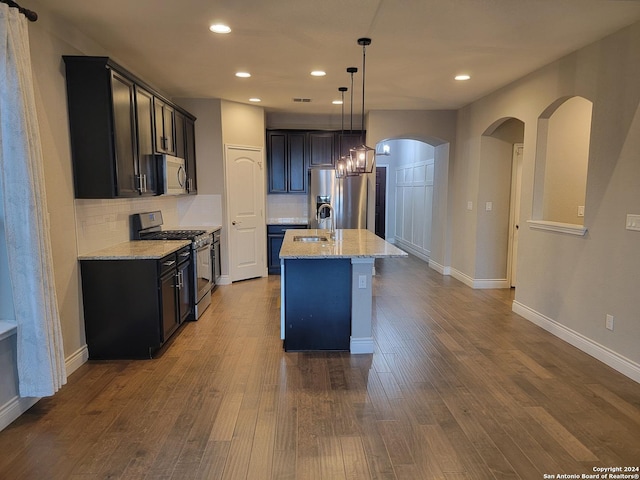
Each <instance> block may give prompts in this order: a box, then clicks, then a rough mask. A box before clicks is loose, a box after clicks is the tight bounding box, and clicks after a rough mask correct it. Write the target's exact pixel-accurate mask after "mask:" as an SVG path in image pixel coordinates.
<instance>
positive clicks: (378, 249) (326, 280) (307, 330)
mask: <svg viewBox="0 0 640 480" xmlns="http://www.w3.org/2000/svg"><path fill="white" fill-rule="evenodd" d="M296 236H301V237H307V238H306V239H304V238H299V239H297V240H298V241H296V238H295V237H296ZM300 240H306V241H300ZM406 256H407V254H406V253H405V252H403V251H402V250H400V249H398V248H397V247H395V246H393V245H391V244H390V243H388V242H385V241H384V240H383V239H381V238H379V237H377V236H375V235H374V234H373V233H372V232H369V231H368V230H363V229H339V230H336V231H335V238H332V236H331V232H329V231H327V230H317V229H309V230H288V231H287V232H286V233H285V238H284V242H283V244H282V248H281V249H280V268H281V276H280V292H281V311H280V332H281V338H282V339H283V340H284V346H285V349H286V350H288V351H292V350H298V351H300V350H348V351H350V352H351V353H373V331H372V325H371V312H372V300H373V296H372V295H373V289H372V284H371V283H372V274H373V265H374V260H375V259H376V258H385V257H406Z"/></svg>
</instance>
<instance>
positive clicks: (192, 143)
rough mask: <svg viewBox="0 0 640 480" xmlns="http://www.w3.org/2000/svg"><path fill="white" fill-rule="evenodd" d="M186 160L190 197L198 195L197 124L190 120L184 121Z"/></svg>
mask: <svg viewBox="0 0 640 480" xmlns="http://www.w3.org/2000/svg"><path fill="white" fill-rule="evenodd" d="M184 144H185V159H186V161H187V191H188V192H189V195H195V194H196V193H198V181H197V175H196V124H195V122H194V121H193V120H191V119H190V118H187V117H185V119H184Z"/></svg>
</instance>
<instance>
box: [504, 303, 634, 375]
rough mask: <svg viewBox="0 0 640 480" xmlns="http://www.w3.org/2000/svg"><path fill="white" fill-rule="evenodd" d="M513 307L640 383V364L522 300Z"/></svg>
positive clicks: (519, 312) (514, 309)
mask: <svg viewBox="0 0 640 480" xmlns="http://www.w3.org/2000/svg"><path fill="white" fill-rule="evenodd" d="M511 309H512V310H513V312H515V313H517V314H518V315H520V316H521V317H524V318H525V319H527V320H529V321H530V322H531V323H534V324H536V325H538V326H539V327H540V328H543V329H545V330H546V331H547V332H549V333H551V334H552V335H555V336H556V337H558V338H560V339H561V340H564V341H565V342H567V343H569V344H570V345H573V346H574V347H576V348H577V349H579V350H582V351H583V352H584V353H586V354H588V355H591V356H592V357H594V358H596V359H598V360H600V361H601V362H602V363H604V364H606V365H608V366H610V367H611V368H613V369H614V370H616V371H618V372H620V373H621V374H623V375H625V376H627V377H629V378H630V379H632V380H634V381H636V382H638V383H640V364H637V363H635V362H633V361H632V360H629V359H628V358H626V357H623V356H622V355H620V354H619V353H616V352H614V351H613V350H610V349H608V348H607V347H605V346H603V345H600V344H599V343H596V342H594V341H593V340H591V339H590V338H587V337H585V336H584V335H582V334H581V333H578V332H576V331H575V330H572V329H570V328H568V327H566V326H564V325H562V324H561V323H559V322H557V321H555V320H553V319H551V318H549V317H547V316H545V315H543V314H541V313H539V312H536V311H535V310H533V309H532V308H529V307H527V306H526V305H523V304H522V303H520V302H517V301H515V300H514V301H513V304H512V307H511Z"/></svg>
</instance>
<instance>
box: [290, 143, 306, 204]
mask: <svg viewBox="0 0 640 480" xmlns="http://www.w3.org/2000/svg"><path fill="white" fill-rule="evenodd" d="M287 140H288V153H289V159H288V171H289V174H288V182H287V187H288V191H289V193H306V192H307V162H306V157H307V155H306V153H307V152H306V148H305V145H306V135H305V133H304V132H300V133H289V134H288V138H287Z"/></svg>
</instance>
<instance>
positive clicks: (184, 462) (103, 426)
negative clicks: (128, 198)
mask: <svg viewBox="0 0 640 480" xmlns="http://www.w3.org/2000/svg"><path fill="white" fill-rule="evenodd" d="M376 265H377V272H378V275H377V276H376V277H375V280H374V316H375V318H374V328H375V331H374V335H375V352H376V353H375V354H373V355H353V356H352V355H349V354H346V353H325V352H321V353H284V352H283V350H282V343H281V341H280V339H279V327H280V321H279V294H280V290H279V288H280V287H279V286H280V278H279V277H278V276H271V277H269V278H268V279H256V280H250V281H245V282H240V283H237V284H234V285H232V286H225V287H220V288H218V289H217V290H216V292H215V293H214V295H213V303H212V306H211V307H210V308H209V309H208V310H207V311H206V312H205V314H204V316H203V318H201V319H200V320H199V321H198V322H194V323H189V324H187V325H186V326H185V328H184V329H183V330H182V331H181V332H180V333H179V335H178V336H177V338H176V339H175V340H174V341H173V343H172V344H171V345H170V346H169V348H167V349H166V351H164V353H163V355H162V356H161V357H160V358H157V359H155V360H150V361H110V362H108V361H101V362H89V363H87V364H85V365H83V366H82V367H81V368H80V369H79V370H78V371H76V372H75V373H74V374H73V375H71V377H70V379H69V382H68V384H67V385H66V386H65V387H64V388H63V389H62V390H61V391H60V392H59V393H58V394H57V395H55V396H54V397H52V398H47V399H43V400H41V401H40V402H38V404H36V405H35V406H34V407H33V408H32V409H31V410H29V411H28V412H27V413H25V414H24V415H23V416H21V417H20V418H19V419H18V420H16V421H15V422H14V423H13V424H11V425H10V426H9V427H7V428H6V429H5V430H4V431H2V432H0V478H1V479H7V480H14V479H15V480H18V479H65V480H66V479H76V480H80V479H82V480H85V479H88V480H91V479H106V478H109V479H153V480H156V479H166V480H169V479H260V480H261V479H297V480H307V479H331V480H333V479H369V478H372V479H412V480H414V479H481V480H484V479H542V478H544V474H551V475H557V474H578V475H581V474H592V473H594V472H593V467H625V466H640V384H638V383H635V382H633V381H632V380H629V379H628V378H626V377H624V376H622V375H621V374H619V373H617V372H615V371H614V370H612V369H610V368H609V367H607V366H605V365H604V364H602V363H600V362H598V361H596V360H594V359H593V358H591V357H589V356H588V355H586V354H584V353H582V352H580V351H578V350H577V349H575V348H573V347H571V346H569V345H568V344H566V343H564V342H562V341H561V340H559V339H557V338H555V337H553V336H551V335H550V334H548V333H547V332H545V331H543V330H541V329H540V328H538V327H536V326H535V325H533V324H531V323H529V322H528V321H526V320H524V319H522V318H520V317H518V316H517V315H515V314H513V313H512V312H511V301H512V296H513V293H512V292H511V291H509V290H472V289H470V288H468V287H466V286H464V285H462V284H461V283H459V282H458V281H456V280H454V279H452V278H450V277H442V276H440V275H439V274H437V273H436V272H434V271H433V270H430V269H429V268H427V266H426V264H424V263H423V262H421V261H419V260H417V259H415V258H411V257H410V258H408V259H389V260H383V261H378V262H376ZM548 478H549V477H548Z"/></svg>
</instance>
